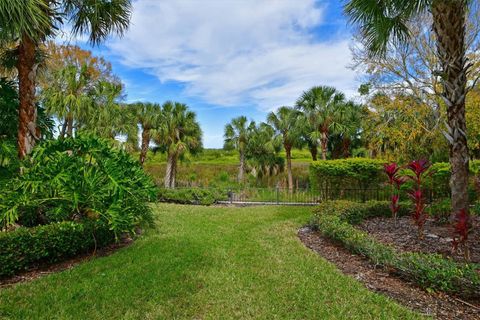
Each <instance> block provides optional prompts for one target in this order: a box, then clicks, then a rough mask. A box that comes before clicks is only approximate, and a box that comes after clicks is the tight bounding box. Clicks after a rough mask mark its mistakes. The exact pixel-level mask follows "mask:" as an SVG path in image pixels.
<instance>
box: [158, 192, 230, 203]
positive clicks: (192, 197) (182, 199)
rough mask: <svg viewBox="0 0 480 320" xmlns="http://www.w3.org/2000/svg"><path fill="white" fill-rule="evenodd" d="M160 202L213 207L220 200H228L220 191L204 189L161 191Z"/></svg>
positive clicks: (159, 193) (225, 194)
mask: <svg viewBox="0 0 480 320" xmlns="http://www.w3.org/2000/svg"><path fill="white" fill-rule="evenodd" d="M157 199H158V201H160V202H171V203H180V204H201V205H212V204H214V203H215V202H217V201H220V200H227V199H228V195H227V193H226V192H224V191H221V190H219V189H203V188H179V189H160V190H159V191H158V197H157Z"/></svg>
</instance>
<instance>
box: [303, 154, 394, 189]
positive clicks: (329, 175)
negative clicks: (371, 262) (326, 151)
mask: <svg viewBox="0 0 480 320" xmlns="http://www.w3.org/2000/svg"><path fill="white" fill-rule="evenodd" d="M385 162H386V161H385V160H378V159H366V158H349V159H337V160H320V161H316V162H314V163H312V164H311V165H310V184H311V186H312V188H313V189H314V190H322V189H325V188H334V189H336V188H347V187H348V188H357V189H367V188H369V187H372V186H373V187H376V186H377V185H378V183H379V182H381V181H385V177H384V173H383V164H384V163H385Z"/></svg>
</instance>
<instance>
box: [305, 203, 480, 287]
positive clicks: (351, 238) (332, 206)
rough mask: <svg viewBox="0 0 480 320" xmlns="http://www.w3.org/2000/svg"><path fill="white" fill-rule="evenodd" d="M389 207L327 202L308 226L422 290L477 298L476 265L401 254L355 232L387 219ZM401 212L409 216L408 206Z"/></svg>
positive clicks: (479, 278)
mask: <svg viewBox="0 0 480 320" xmlns="http://www.w3.org/2000/svg"><path fill="white" fill-rule="evenodd" d="M388 206H389V204H388V202H370V203H353V202H345V201H337V202H326V203H323V204H321V205H320V208H319V209H317V210H316V213H315V215H314V217H313V218H312V221H311V225H312V227H313V228H316V229H318V230H319V231H320V232H322V234H324V235H325V236H327V237H329V238H331V239H333V240H336V241H339V242H340V243H342V245H344V246H345V247H346V248H348V249H349V250H351V251H353V252H355V253H358V254H360V255H363V256H365V257H366V258H368V259H369V260H370V261H372V263H374V264H375V265H379V266H384V267H385V268H387V269H390V270H392V271H393V272H394V273H397V274H399V275H401V276H402V277H405V278H407V279H409V280H412V281H415V282H416V283H418V284H419V285H420V286H421V287H423V288H426V289H434V290H441V291H445V292H450V293H454V294H458V295H461V296H465V297H480V273H479V270H480V266H479V265H478V264H474V263H465V262H456V261H453V260H450V259H448V258H444V257H442V256H441V255H438V254H426V253H421V252H408V251H406V252H402V251H399V250H397V249H395V248H394V247H392V246H389V245H385V244H383V243H381V242H379V241H377V240H375V238H374V237H372V236H371V235H369V234H368V233H367V232H364V231H361V230H359V229H357V228H355V225H356V224H359V223H361V222H362V221H363V220H365V219H368V218H373V217H380V216H388V215H389V214H390V212H389V211H390V210H389V207H388ZM400 208H401V209H400V211H399V214H400V215H407V214H409V213H410V212H409V209H408V206H403V205H401V206H400Z"/></svg>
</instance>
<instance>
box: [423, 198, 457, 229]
mask: <svg viewBox="0 0 480 320" xmlns="http://www.w3.org/2000/svg"><path fill="white" fill-rule="evenodd" d="M427 212H428V215H429V216H430V217H433V218H434V219H435V221H437V222H438V223H440V224H444V223H447V222H448V221H449V218H450V216H451V215H452V201H451V200H450V199H448V198H447V199H442V200H438V201H435V202H434V203H432V204H430V206H429V207H428V208H427Z"/></svg>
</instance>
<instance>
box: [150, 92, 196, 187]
mask: <svg viewBox="0 0 480 320" xmlns="http://www.w3.org/2000/svg"><path fill="white" fill-rule="evenodd" d="M154 142H155V143H156V144H157V145H158V147H159V148H160V150H163V151H164V152H166V153H167V168H166V172H165V188H175V179H176V174H177V162H178V159H179V158H180V157H181V156H183V155H184V154H185V153H196V152H198V151H200V150H201V148H202V130H201V129H200V124H199V123H198V122H197V120H196V115H195V113H194V112H192V111H189V110H188V107H187V105H185V104H183V103H179V102H172V101H167V102H165V103H164V104H163V106H162V114H161V121H160V122H158V126H157V128H156V130H155V136H154Z"/></svg>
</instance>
